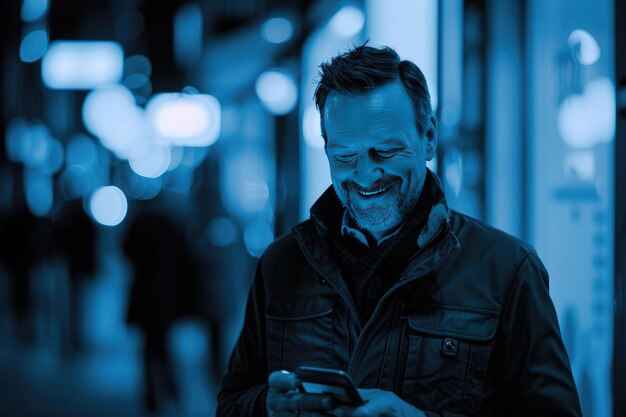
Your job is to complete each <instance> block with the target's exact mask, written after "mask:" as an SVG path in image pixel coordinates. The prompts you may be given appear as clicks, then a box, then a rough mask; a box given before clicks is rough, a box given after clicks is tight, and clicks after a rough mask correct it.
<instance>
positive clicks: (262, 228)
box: [243, 221, 274, 257]
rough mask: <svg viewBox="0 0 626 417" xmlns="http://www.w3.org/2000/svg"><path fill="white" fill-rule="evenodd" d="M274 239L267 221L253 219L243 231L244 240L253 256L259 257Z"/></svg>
mask: <svg viewBox="0 0 626 417" xmlns="http://www.w3.org/2000/svg"><path fill="white" fill-rule="evenodd" d="M272 240H274V233H273V232H272V229H271V227H270V224H269V223H268V222H265V221H252V222H250V223H248V224H247V225H246V227H245V229H244V231H243V241H244V244H245V245H246V250H247V251H248V253H249V254H250V255H251V256H254V257H259V256H261V254H262V253H263V251H264V250H265V248H267V247H268V245H269V244H270V243H272Z"/></svg>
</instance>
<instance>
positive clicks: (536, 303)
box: [499, 253, 582, 417]
mask: <svg viewBox="0 0 626 417" xmlns="http://www.w3.org/2000/svg"><path fill="white" fill-rule="evenodd" d="M501 326H502V329H501V330H502V337H503V339H504V340H503V342H504V350H503V359H504V360H503V361H502V363H503V364H504V367H503V369H502V384H500V389H502V390H503V392H501V393H500V396H499V397H500V400H501V401H500V403H501V407H502V408H503V410H502V411H503V412H504V411H506V414H507V415H510V416H525V417H530V416H554V417H557V416H568V417H569V416H582V413H581V409H580V403H579V399H578V393H577V391H576V385H575V383H574V379H573V377H572V371H571V368H570V363H569V358H568V356H567V352H566V351H565V346H564V344H563V340H562V338H561V332H560V330H559V323H558V319H557V315H556V311H555V309H554V305H553V304H552V300H551V299H550V295H549V293H548V273H547V271H546V269H545V268H544V266H543V264H542V263H541V261H540V260H539V258H538V257H537V255H536V254H534V253H530V254H528V255H527V256H526V257H525V258H524V260H523V261H522V262H521V264H520V265H519V268H518V270H517V273H516V275H515V278H514V281H513V284H512V286H511V289H510V291H509V295H508V300H507V303H506V306H505V308H504V312H503V316H502V322H501Z"/></svg>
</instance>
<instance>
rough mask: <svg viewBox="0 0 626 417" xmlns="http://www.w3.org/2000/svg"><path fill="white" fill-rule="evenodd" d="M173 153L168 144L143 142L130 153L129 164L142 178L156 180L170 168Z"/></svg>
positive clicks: (152, 141) (151, 141) (150, 141)
mask: <svg viewBox="0 0 626 417" xmlns="http://www.w3.org/2000/svg"><path fill="white" fill-rule="evenodd" d="M170 161H171V152H170V147H169V145H167V144H163V143H159V142H157V141H154V140H143V141H141V142H139V143H137V144H136V146H135V147H134V148H133V149H132V150H131V151H130V154H129V156H128V163H129V164H130V167H131V168H132V170H133V171H134V172H135V173H136V174H137V175H141V176H142V177H148V178H156V177H160V176H161V175H163V173H165V171H167V169H168V168H169V166H170Z"/></svg>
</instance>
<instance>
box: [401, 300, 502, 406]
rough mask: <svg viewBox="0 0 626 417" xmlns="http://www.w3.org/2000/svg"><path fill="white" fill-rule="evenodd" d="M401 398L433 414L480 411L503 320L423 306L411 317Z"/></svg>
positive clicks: (483, 313) (484, 313)
mask: <svg viewBox="0 0 626 417" xmlns="http://www.w3.org/2000/svg"><path fill="white" fill-rule="evenodd" d="M407 325H408V329H407V338H408V341H407V342H408V343H407V350H406V352H407V355H406V367H405V373H404V378H403V387H402V395H403V397H404V398H407V399H409V400H410V401H412V402H414V403H415V404H416V405H420V406H422V407H426V408H428V409H431V410H437V411H441V410H448V411H452V412H457V413H463V414H472V413H476V412H477V411H478V410H479V409H480V405H481V402H482V398H483V394H484V391H483V388H484V383H485V377H486V375H487V369H488V366H489V358H490V355H491V351H492V347H493V339H494V337H495V334H496V330H497V326H498V314H497V313H495V312H489V311H484V310H477V309H468V308H455V307H443V306H418V307H413V308H411V309H410V313H409V314H408V315H407Z"/></svg>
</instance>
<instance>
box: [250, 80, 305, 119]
mask: <svg viewBox="0 0 626 417" xmlns="http://www.w3.org/2000/svg"><path fill="white" fill-rule="evenodd" d="M255 87H256V93H257V95H258V96H259V99H260V100H261V102H262V103H263V105H264V106H265V108H266V109H267V110H269V111H270V112H271V113H273V114H276V115H284V114H287V113H289V112H290V111H292V110H293V109H294V107H295V106H296V103H297V101H298V88H297V87H296V82H295V80H294V78H293V76H292V75H290V74H288V73H286V72H284V71H280V70H270V71H266V72H264V73H263V74H261V75H260V76H259V78H258V79H257V81H256V86H255Z"/></svg>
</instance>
